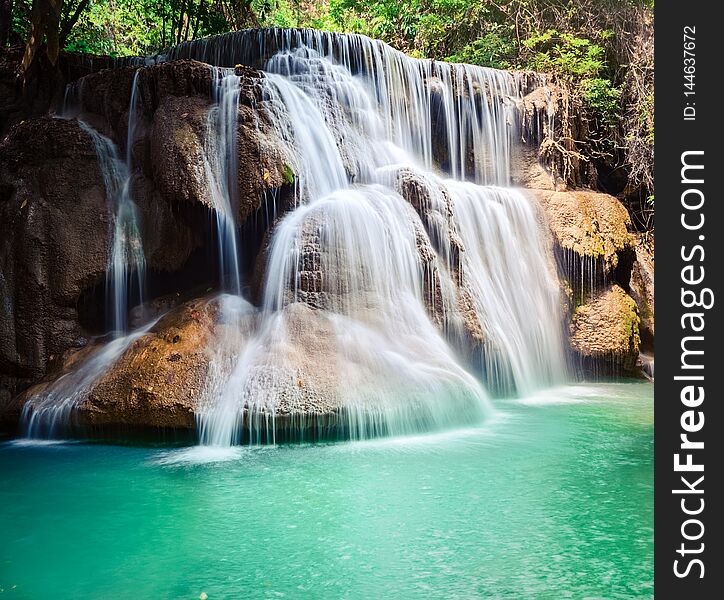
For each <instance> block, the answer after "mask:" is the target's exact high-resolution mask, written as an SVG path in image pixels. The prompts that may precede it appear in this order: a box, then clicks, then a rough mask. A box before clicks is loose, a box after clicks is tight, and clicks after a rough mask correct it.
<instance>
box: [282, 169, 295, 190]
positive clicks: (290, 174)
mask: <svg viewBox="0 0 724 600" xmlns="http://www.w3.org/2000/svg"><path fill="white" fill-rule="evenodd" d="M282 181H284V183H285V184H286V185H291V184H293V183H294V171H293V170H292V168H291V167H290V166H289V165H286V164H285V165H284V170H283V171H282Z"/></svg>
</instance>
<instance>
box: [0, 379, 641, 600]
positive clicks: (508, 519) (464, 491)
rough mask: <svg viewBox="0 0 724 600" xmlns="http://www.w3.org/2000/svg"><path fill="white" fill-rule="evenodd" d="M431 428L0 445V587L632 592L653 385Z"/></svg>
mask: <svg viewBox="0 0 724 600" xmlns="http://www.w3.org/2000/svg"><path fill="white" fill-rule="evenodd" d="M497 405H498V407H499V409H500V414H499V415H498V416H497V417H496V418H495V419H494V420H493V421H492V422H489V423H487V424H486V425H485V426H484V427H481V428H479V429H470V430H466V431H458V432H451V433H448V434H445V435H431V436H425V437H420V438H413V439H410V438H407V439H393V440H378V441H373V442H361V443H340V444H329V445H306V446H283V447H275V448H251V449H249V448H246V449H237V450H235V451H233V452H223V453H222V452H218V453H216V454H213V453H211V452H210V451H208V450H206V451H203V450H200V449H198V448H192V449H181V450H178V449H176V450H169V449H149V448H132V447H120V446H101V445H85V444H60V445H46V446H25V445H22V444H19V443H17V442H15V443H9V444H4V445H2V446H0V481H1V482H2V485H1V487H0V598H30V599H45V598H49V599H54V600H57V599H65V598H68V599H74V600H80V599H86V598H89V599H90V598H92V599H126V598H128V599H139V598H143V599H147V598H154V599H155V598H179V599H181V598H188V599H194V598H199V597H200V595H201V594H202V593H205V594H206V595H207V596H208V598H209V600H216V599H217V598H280V597H284V598H333V599H336V598H350V599H366V598H370V599H377V598H394V599H404V598H426V599H427V598H446V599H447V598H461V599H468V598H514V599H517V598H534V599H545V598H551V599H559V598H647V597H652V596H653V386H651V385H650V384H644V383H626V384H606V385H586V386H578V387H569V388H564V389H558V390H554V391H550V392H547V393H546V394H545V395H543V396H541V397H538V398H533V399H530V400H529V401H526V402H520V401H507V402H498V403H497Z"/></svg>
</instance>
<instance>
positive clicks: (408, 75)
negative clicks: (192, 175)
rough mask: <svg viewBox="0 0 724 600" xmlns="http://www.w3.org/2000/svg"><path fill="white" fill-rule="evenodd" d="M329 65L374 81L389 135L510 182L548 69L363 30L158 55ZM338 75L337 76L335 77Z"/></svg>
mask: <svg viewBox="0 0 724 600" xmlns="http://www.w3.org/2000/svg"><path fill="white" fill-rule="evenodd" d="M310 56H314V57H318V58H319V59H320V62H321V65H322V67H321V69H322V70H324V69H326V70H327V75H328V77H327V80H328V81H331V80H332V79H333V76H334V74H335V73H340V72H346V73H349V74H350V75H352V76H354V77H356V78H358V79H361V80H364V82H365V84H366V85H367V86H368V88H369V90H370V92H371V94H370V96H371V99H372V100H373V101H374V102H375V103H376V104H377V111H378V113H379V115H380V116H381V117H382V119H383V122H384V126H385V129H386V134H387V135H386V137H387V138H388V139H390V140H391V141H393V142H394V143H395V144H396V145H398V146H399V147H401V148H403V149H405V150H406V151H408V152H409V153H410V154H412V155H413V156H415V157H417V158H418V159H420V160H421V161H422V164H423V166H424V167H425V168H426V169H427V170H431V169H432V168H433V166H434V165H435V163H436V162H437V163H439V164H440V163H441V164H442V165H443V167H444V169H445V171H446V173H448V174H449V175H450V176H451V177H453V178H455V179H471V180H473V181H475V182H477V183H500V184H507V183H508V182H509V179H510V165H509V153H510V150H511V147H512V146H513V144H514V142H515V141H517V139H520V135H521V131H520V122H519V121H520V114H519V113H520V111H519V101H520V99H521V98H522V95H523V93H524V92H525V90H526V88H527V87H528V86H529V85H530V84H531V82H532V84H533V86H534V87H543V86H545V84H546V80H545V77H544V76H542V75H535V74H531V73H522V72H509V71H500V70H497V69H489V68H485V67H478V66H474V65H465V64H454V63H445V62H438V61H433V60H421V59H414V58H410V57H409V56H407V55H405V54H403V53H402V52H399V51H397V50H395V49H393V48H391V47H390V46H388V45H387V44H385V43H383V42H381V41H379V40H373V39H370V38H368V37H366V36H363V35H357V34H337V33H330V32H324V31H317V30H311V29H261V30H244V31H238V32H233V33H227V34H221V35H218V36H212V37H209V38H204V39H200V40H194V41H190V42H184V43H182V44H179V45H177V46H174V47H173V48H171V49H169V50H168V51H167V52H166V53H165V54H162V55H159V56H157V57H156V60H175V59H180V58H193V59H196V60H200V61H202V62H206V63H209V64H212V65H217V66H221V67H233V66H234V65H236V64H239V63H241V64H246V65H251V66H254V67H257V68H262V69H264V70H265V71H270V72H274V73H279V74H281V75H283V76H286V77H289V76H299V75H300V74H301V73H303V71H301V70H300V68H301V69H302V70H303V69H308V70H309V74H313V73H314V72H315V71H317V72H319V70H320V62H318V63H317V64H312V63H310V61H309V60H305V59H308V58H309V57H310ZM330 76H331V77H330Z"/></svg>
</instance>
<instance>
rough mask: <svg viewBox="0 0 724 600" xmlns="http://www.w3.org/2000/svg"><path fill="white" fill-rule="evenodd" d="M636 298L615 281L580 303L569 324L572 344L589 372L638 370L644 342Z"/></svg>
mask: <svg viewBox="0 0 724 600" xmlns="http://www.w3.org/2000/svg"><path fill="white" fill-rule="evenodd" d="M639 323H640V317H639V311H638V307H637V306H636V302H635V301H634V300H633V298H631V296H629V295H628V294H627V293H626V292H625V291H624V290H623V289H621V287H619V286H618V285H616V284H613V285H610V286H608V287H606V288H605V289H602V290H601V291H599V292H598V293H597V294H595V295H594V296H592V297H591V298H589V299H587V300H586V301H585V302H584V303H583V304H581V305H579V306H578V307H577V308H576V309H575V310H574V312H573V315H572V317H571V321H570V326H569V335H570V338H569V339H570V345H571V348H572V350H573V352H574V353H575V355H576V356H577V358H578V360H579V361H580V363H581V365H582V366H583V368H584V372H587V373H588V374H589V375H596V376H599V375H611V374H614V375H618V374H622V373H632V372H634V371H635V370H636V361H637V359H638V356H639V346H640V342H641V338H640V333H639Z"/></svg>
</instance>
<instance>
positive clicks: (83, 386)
mask: <svg viewBox="0 0 724 600" xmlns="http://www.w3.org/2000/svg"><path fill="white" fill-rule="evenodd" d="M138 75H139V71H136V73H135V75H134V77H133V84H132V87H131V101H130V106H129V110H128V128H127V130H128V133H127V139H126V156H125V160H123V159H121V158H120V156H119V153H118V149H117V147H116V145H115V144H114V143H113V141H112V140H110V139H109V138H107V137H106V136H104V135H102V134H100V133H99V132H98V131H96V130H95V129H94V128H93V127H91V126H90V125H89V124H88V123H86V122H85V121H83V120H82V119H81V118H80V117H79V115H78V114H75V113H77V112H78V111H77V108H76V107H73V106H71V103H72V101H73V100H74V98H73V96H74V92H79V91H82V90H72V89H71V87H72V86H69V88H68V90H66V95H65V103H64V104H65V106H64V109H63V112H64V114H65V115H66V116H67V117H70V116H71V115H73V116H75V117H77V118H78V123H79V125H80V127H81V128H82V129H83V130H84V131H85V132H86V133H87V134H88V135H89V136H90V138H91V139H92V140H93V145H94V148H95V151H96V156H97V159H98V167H99V169H100V172H101V175H102V176H103V183H104V186H105V193H106V200H107V202H108V204H109V206H110V209H111V214H112V221H111V224H110V238H111V246H110V252H109V260H108V266H107V268H106V320H107V325H108V327H109V328H110V331H111V334H112V336H113V338H114V339H113V341H111V342H110V343H108V344H106V345H105V346H104V347H103V348H101V349H100V350H98V351H96V352H95V353H94V354H92V355H91V356H89V357H88V358H87V359H85V360H83V361H81V363H80V364H79V365H78V366H77V367H76V369H75V370H74V371H72V372H70V373H67V374H65V375H63V376H62V377H60V378H59V379H57V380H56V381H55V382H53V384H52V385H50V386H49V387H48V388H47V389H46V390H45V391H44V392H43V393H41V394H39V395H37V396H35V397H34V398H32V399H31V400H30V401H28V402H26V404H25V405H24V407H23V412H22V416H21V423H22V425H23V429H24V432H25V434H26V436H27V437H30V438H51V439H52V438H57V437H59V436H62V435H64V434H65V433H67V431H68V429H69V428H70V427H71V426H72V411H73V407H74V406H75V405H76V403H77V402H78V401H79V400H81V399H82V398H83V395H84V394H85V393H87V392H88V390H89V389H90V387H91V386H92V385H93V384H94V383H95V381H96V380H97V379H98V378H99V377H100V376H102V375H103V373H105V372H106V370H107V369H108V368H109V367H110V366H111V365H113V364H114V363H115V361H116V360H117V359H118V358H119V357H120V356H121V354H123V352H124V351H125V350H126V349H127V348H128V346H129V345H130V344H131V343H132V342H133V341H134V340H135V339H136V338H138V337H139V336H140V335H141V334H142V333H143V332H145V331H147V329H148V326H145V327H144V328H142V329H140V330H137V331H135V332H133V333H131V332H130V331H129V327H128V311H129V298H130V296H131V294H132V293H135V294H136V295H137V297H138V300H139V303H140V304H143V300H144V287H145V286H144V284H145V272H146V260H145V255H144V252H143V242H142V238H141V232H140V219H139V215H138V208H137V206H136V204H135V202H134V201H133V196H132V186H133V180H132V165H133V145H134V142H135V135H136V109H137V107H136V103H137V99H138ZM81 81H82V80H81ZM80 85H81V86H82V83H81V84H80ZM75 100H77V99H75Z"/></svg>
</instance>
